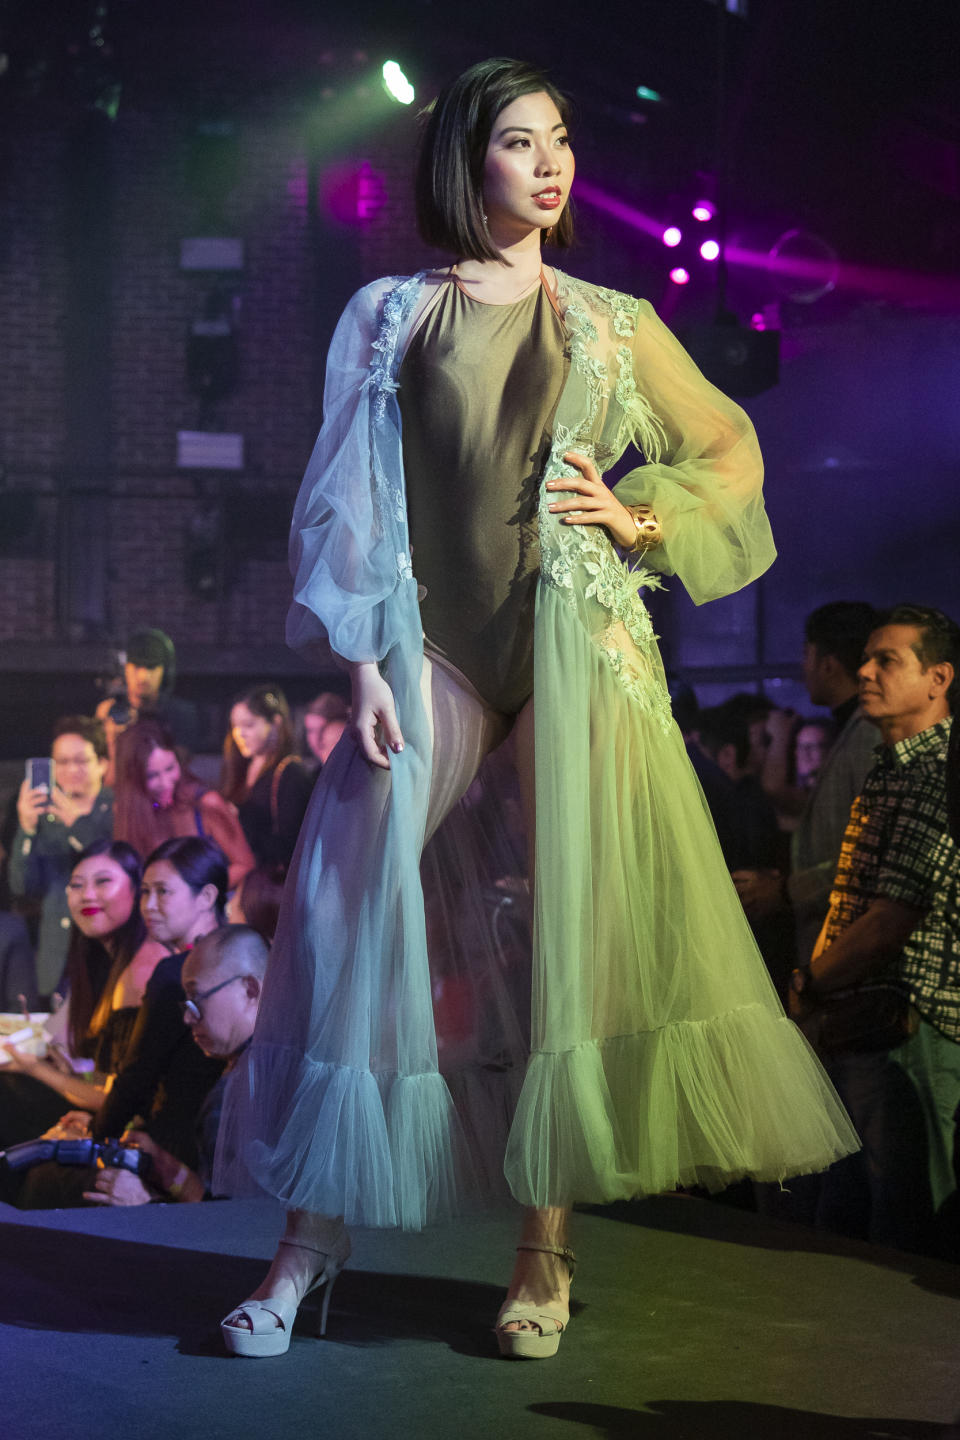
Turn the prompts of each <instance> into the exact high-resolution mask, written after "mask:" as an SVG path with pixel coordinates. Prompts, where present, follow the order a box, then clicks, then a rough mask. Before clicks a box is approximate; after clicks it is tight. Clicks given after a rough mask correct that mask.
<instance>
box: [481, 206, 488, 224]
mask: <svg viewBox="0 0 960 1440" xmlns="http://www.w3.org/2000/svg"><path fill="white" fill-rule="evenodd" d="M480 218H481V220H482V221H483V225H484V229H486V226H487V212H486V210H484V209H483V208H482V207H481V210H480Z"/></svg>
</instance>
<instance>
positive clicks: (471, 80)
mask: <svg viewBox="0 0 960 1440" xmlns="http://www.w3.org/2000/svg"><path fill="white" fill-rule="evenodd" d="M541 91H543V92H545V93H546V94H547V95H549V96H550V99H551V100H552V101H553V103H554V105H556V107H557V109H558V110H559V112H560V118H561V120H562V121H563V123H564V124H565V125H566V124H567V123H568V121H569V115H570V104H569V101H568V100H567V98H566V96H564V95H562V94H561V93H560V91H559V90H558V89H557V88H556V86H555V85H553V84H552V83H551V81H549V80H548V79H547V77H546V76H545V75H544V74H543V72H542V71H541V70H538V69H537V68H536V67H535V66H533V65H528V64H527V63H526V62H525V61H523V60H503V59H500V60H482V61H481V62H480V63H479V64H478V65H472V66H471V67H470V69H469V70H465V71H464V72H463V74H462V75H460V76H458V77H457V79H456V80H454V81H453V82H452V83H451V84H450V85H448V86H447V88H446V89H445V90H443V91H442V92H441V93H440V95H438V96H437V98H436V100H434V102H433V104H432V105H429V106H428V107H427V108H426V110H425V111H424V112H423V113H424V115H425V116H426V125H425V127H424V131H423V135H422V137H421V140H420V149H419V153H418V155H417V169H416V178H415V181H414V199H415V202H416V210H417V228H418V229H419V231H420V234H421V236H422V238H423V239H424V240H425V241H426V242H427V244H428V245H435V246H436V247H437V248H438V249H440V250H446V251H449V252H450V253H451V254H454V255H456V256H457V257H458V258H462V259H464V260H502V259H503V258H504V257H503V255H502V254H501V253H500V251H499V250H497V249H496V247H495V246H494V245H493V244H492V243H491V240H490V236H489V235H488V233H487V227H486V225H485V224H484V222H483V162H484V159H485V158H486V153H487V146H488V145H489V143H490V136H491V134H492V132H493V124H494V121H495V120H496V118H497V116H498V115H499V114H500V111H501V110H503V109H505V108H506V106H507V105H512V104H513V102H514V100H519V99H520V97H521V96H523V95H536V94H539V93H540V92H541ZM540 233H541V239H542V240H543V241H544V242H546V241H547V240H548V239H549V242H550V244H552V245H556V246H558V247H559V248H560V249H562V250H565V249H567V248H568V247H569V246H570V245H572V244H573V216H572V215H571V213H570V203H569V201H568V202H567V204H566V206H565V207H564V210H563V213H562V215H561V216H560V219H559V220H558V221H557V223H556V225H552V226H550V227H549V229H544V230H542V231H541V232H540Z"/></svg>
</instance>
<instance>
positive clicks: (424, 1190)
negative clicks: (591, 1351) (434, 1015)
mask: <svg viewBox="0 0 960 1440" xmlns="http://www.w3.org/2000/svg"><path fill="white" fill-rule="evenodd" d="M228 1086H229V1089H228V1097H227V1103H225V1105H224V1112H223V1115H224V1119H223V1121H222V1123H221V1131H220V1134H219V1136H218V1144H217V1163H216V1167H215V1171H214V1177H213V1179H214V1191H215V1193H217V1194H224V1195H232V1196H250V1195H263V1194H266V1195H270V1196H272V1197H273V1198H275V1199H277V1200H279V1201H280V1202H281V1204H283V1205H284V1206H285V1207H286V1208H287V1209H291V1210H292V1209H298V1210H310V1211H313V1212H314V1213H317V1214H323V1215H342V1216H343V1217H344V1219H345V1220H346V1222H347V1224H350V1225H368V1226H375V1227H380V1228H390V1227H393V1226H400V1227H401V1228H402V1229H404V1230H421V1229H422V1228H423V1227H424V1226H425V1225H426V1224H428V1223H430V1222H432V1221H436V1220H443V1219H448V1218H450V1217H451V1216H452V1215H454V1214H455V1213H457V1211H458V1210H460V1209H461V1208H462V1206H463V1204H464V1203H465V1202H466V1201H467V1200H468V1199H469V1198H470V1197H471V1196H474V1195H475V1194H476V1193H477V1190H478V1185H477V1180H476V1176H475V1172H474V1167H473V1164H472V1161H471V1158H470V1154H469V1149H468V1147H467V1144H466V1142H465V1139H464V1135H463V1130H462V1127H461V1124H460V1120H459V1118H458V1115H457V1113H456V1109H455V1106H454V1103H453V1100H452V1097H451V1095H450V1092H449V1090H448V1089H447V1086H446V1083H445V1081H444V1080H443V1078H442V1077H441V1076H440V1075H438V1074H436V1073H432V1074H431V1073H426V1074H421V1075H410V1076H396V1075H393V1076H386V1077H385V1076H377V1075H374V1074H373V1073H372V1072H370V1071H363V1070H358V1069H353V1068H351V1067H348V1066H343V1065H332V1064H325V1063H317V1062H315V1061H311V1060H309V1059H305V1058H304V1056H303V1054H302V1053H301V1052H298V1051H297V1050H295V1049H293V1048H292V1047H288V1046H281V1045H270V1044H259V1045H254V1046H252V1047H251V1048H250V1049H249V1050H248V1051H247V1052H246V1054H245V1055H244V1056H243V1057H242V1059H241V1061H240V1063H239V1064H238V1066H237V1069H236V1070H235V1071H234V1073H233V1074H232V1075H231V1076H230V1080H229V1082H228ZM250 1136H257V1137H258V1138H257V1139H256V1140H252V1141H251V1140H250V1139H249V1138H248V1137H250Z"/></svg>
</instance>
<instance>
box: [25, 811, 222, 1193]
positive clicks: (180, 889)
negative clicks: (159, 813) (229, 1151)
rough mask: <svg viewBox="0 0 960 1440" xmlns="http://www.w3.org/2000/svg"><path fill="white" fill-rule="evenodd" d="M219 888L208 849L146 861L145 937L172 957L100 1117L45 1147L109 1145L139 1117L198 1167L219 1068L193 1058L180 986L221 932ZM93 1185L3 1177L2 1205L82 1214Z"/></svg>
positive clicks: (86, 1117) (177, 846) (62, 1175)
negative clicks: (77, 1142) (204, 1111)
mask: <svg viewBox="0 0 960 1440" xmlns="http://www.w3.org/2000/svg"><path fill="white" fill-rule="evenodd" d="M226 884H227V871H226V861H225V857H224V855H223V853H222V852H221V851H220V850H219V849H218V848H217V846H216V845H214V844H213V843H212V841H210V840H201V839H199V838H197V837H195V836H193V837H192V836H188V837H185V838H183V839H177V840H168V841H167V842H166V844H165V845H161V846H160V847H159V848H158V849H157V850H156V851H155V852H154V854H153V855H151V856H149V858H148V860H147V863H146V866H145V868H144V875H143V893H142V897H141V911H142V914H143V918H144V920H145V922H146V924H147V929H148V931H149V933H150V935H151V937H152V938H153V939H154V940H156V941H157V942H159V943H160V944H162V945H164V946H165V947H167V948H168V949H174V948H175V949H176V952H177V953H175V954H172V955H170V954H168V955H166V956H165V958H164V959H163V960H161V961H160V963H159V964H158V965H157V966H156V968H155V969H154V972H153V974H152V975H151V977H150V980H149V982H148V984H147V987H146V990H145V992H144V996H143V1003H142V1005H141V1007H140V1011H139V1014H138V1015H137V1016H136V1023H135V1025H134V1027H133V1033H132V1035H131V1036H130V1039H129V1042H128V1044H127V1046H126V1049H125V1053H124V1060H123V1065H122V1067H121V1069H120V1071H119V1073H118V1074H117V1075H116V1077H115V1079H114V1083H113V1084H112V1085H111V1087H110V1089H109V1091H108V1092H107V1093H106V1095H105V1096H104V1098H103V1100H102V1102H101V1103H100V1105H99V1107H98V1108H97V1109H96V1111H95V1112H94V1113H93V1114H92V1115H90V1114H83V1113H80V1112H77V1111H71V1112H70V1113H69V1114H67V1115H66V1116H64V1117H62V1119H61V1120H60V1122H59V1123H58V1124H57V1125H56V1126H55V1127H54V1128H53V1129H52V1130H48V1131H47V1136H48V1138H54V1139H62V1138H69V1139H78V1138H80V1137H81V1136H90V1137H92V1138H93V1139H94V1140H98V1141H105V1140H116V1139H118V1138H119V1137H120V1136H121V1135H122V1134H123V1133H124V1132H125V1131H126V1130H127V1129H128V1128H129V1126H130V1125H131V1124H132V1122H133V1121H134V1119H135V1118H136V1117H137V1116H140V1117H143V1129H144V1130H145V1131H146V1133H147V1134H148V1135H149V1136H150V1139H151V1140H152V1141H153V1142H154V1143H155V1144H156V1145H158V1146H160V1147H161V1148H162V1149H164V1150H169V1151H170V1153H171V1154H173V1155H176V1156H177V1157H178V1159H179V1160H180V1161H181V1162H182V1163H183V1164H185V1165H188V1166H195V1165H196V1163H197V1149H196V1121H197V1115H198V1113H199V1111H200V1108H201V1106H202V1104H203V1101H204V1097H205V1096H206V1095H207V1093H208V1092H209V1090H210V1089H211V1088H212V1086H213V1085H214V1084H215V1083H216V1081H217V1079H218V1078H219V1076H220V1073H221V1070H222V1068H223V1067H222V1065H221V1064H220V1062H219V1061H218V1060H215V1059H211V1058H208V1057H207V1056H205V1055H203V1054H202V1053H201V1052H200V1051H199V1050H198V1049H197V1047H196V1046H195V1045H194V1044H193V1043H192V1041H191V1039H190V1034H189V1032H188V1031H187V1030H186V1029H185V1028H184V1026H183V1023H182V1017H181V1010H180V1006H181V1004H182V1002H183V1000H184V998H185V997H184V992H183V987H182V985H181V979H180V977H181V971H182V969H183V964H184V961H185V959H186V956H187V953H188V951H189V949H190V948H191V947H192V946H193V945H194V943H195V942H196V941H197V940H198V939H200V938H201V937H202V936H204V935H207V934H209V933H210V932H211V931H212V930H216V929H218V928H219V927H220V926H221V925H222V924H223V923H224V913H223V912H224V905H225V902H226ZM31 1138H32V1137H31ZM94 1179H95V1171H92V1170H87V1169H85V1168H83V1167H74V1166H69V1165H60V1164H58V1163H56V1162H55V1161H50V1162H47V1163H45V1164H41V1165H36V1166H34V1167H33V1168H32V1169H30V1170H26V1171H23V1172H19V1173H18V1174H16V1175H15V1176H13V1177H11V1176H7V1177H6V1183H5V1185H4V1198H5V1199H7V1200H8V1201H9V1202H10V1203H11V1204H14V1205H17V1206H19V1208H20V1209H23V1210H37V1209H40V1210H48V1209H53V1208H62V1207H66V1206H74V1205H80V1204H82V1203H83V1195H84V1192H85V1191H87V1190H90V1189H91V1188H92V1186H93V1182H94Z"/></svg>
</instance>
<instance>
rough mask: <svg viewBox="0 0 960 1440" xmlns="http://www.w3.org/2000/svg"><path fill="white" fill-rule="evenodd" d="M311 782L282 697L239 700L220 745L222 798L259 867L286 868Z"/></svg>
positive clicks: (272, 689)
mask: <svg viewBox="0 0 960 1440" xmlns="http://www.w3.org/2000/svg"><path fill="white" fill-rule="evenodd" d="M311 788H312V781H311V779H310V776H309V775H308V774H307V771H306V769H305V768H304V766H303V764H302V763H301V761H300V757H299V756H298V755H297V754H296V753H295V752H294V745H293V726H292V724H291V721H290V707H289V705H288V704H287V700H286V696H285V695H284V694H283V691H282V690H279V689H278V688H277V686H276V685H256V686H254V687H253V689H251V690H245V691H244V693H243V694H242V695H238V696H237V698H236V700H235V701H234V702H233V705H232V707H231V710H230V730H229V732H228V734H227V738H226V740H225V741H224V743H223V778H222V780H221V784H220V790H221V793H222V794H223V795H224V796H225V797H226V799H227V800H228V801H230V802H232V804H234V805H235V806H236V807H237V812H238V813H239V816H240V824H241V825H242V826H243V833H244V835H245V836H246V837H247V842H248V843H249V846H250V849H251V850H252V851H253V854H254V856H255V857H256V862H257V864H258V865H289V864H290V857H291V855H292V854H293V848H294V846H295V845H296V843H297V836H298V835H299V833H300V826H301V824H302V822H303V816H304V812H305V811H306V808H307V801H308V800H309V799H310V790H311Z"/></svg>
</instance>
